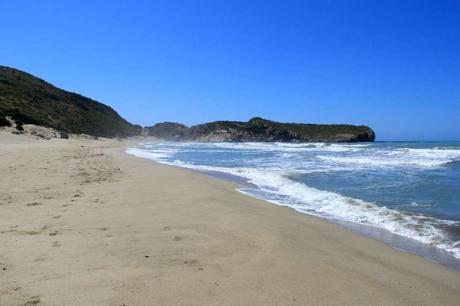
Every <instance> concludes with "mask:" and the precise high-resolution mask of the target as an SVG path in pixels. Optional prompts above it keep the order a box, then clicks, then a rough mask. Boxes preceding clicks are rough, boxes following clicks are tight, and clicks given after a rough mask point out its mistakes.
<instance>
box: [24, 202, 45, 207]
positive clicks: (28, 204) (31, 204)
mask: <svg viewBox="0 0 460 306" xmlns="http://www.w3.org/2000/svg"><path fill="white" fill-rule="evenodd" d="M39 205H42V204H41V203H38V202H32V203H27V204H26V206H29V207H30V206H39Z"/></svg>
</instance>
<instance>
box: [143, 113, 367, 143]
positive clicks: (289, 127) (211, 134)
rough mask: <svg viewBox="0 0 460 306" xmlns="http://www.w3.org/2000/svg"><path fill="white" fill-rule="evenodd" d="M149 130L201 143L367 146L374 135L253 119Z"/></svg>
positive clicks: (168, 137)
mask: <svg viewBox="0 0 460 306" xmlns="http://www.w3.org/2000/svg"><path fill="white" fill-rule="evenodd" d="M148 129H149V132H148V134H149V136H154V137H157V138H160V139H164V140H169V141H203V142H371V141H374V140H375V133H374V131H373V130H372V129H371V128H369V127H367V126H363V125H361V126H356V125H347V124H330V125H329V124H302V123H281V122H275V121H270V120H266V119H263V118H259V117H255V118H252V119H251V120H249V121H248V122H239V121H214V122H210V123H204V124H199V125H194V126H192V127H187V126H185V125H183V124H179V123H174V122H163V123H158V124H156V125H154V126H153V127H150V128H148Z"/></svg>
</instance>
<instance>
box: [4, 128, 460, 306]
mask: <svg viewBox="0 0 460 306" xmlns="http://www.w3.org/2000/svg"><path fill="white" fill-rule="evenodd" d="M127 145H129V144H127V143H126V142H117V141H111V140H110V141H109V140H104V141H101V140H99V141H95V140H92V141H91V140H74V139H71V140H58V139H52V140H36V139H34V138H32V137H29V136H16V135H11V134H8V133H4V132H0V176H1V179H0V231H1V233H0V305H2V306H3V305H35V304H40V305H59V306H62V305H127V306H132V305H460V273H459V272H456V271H452V270H449V269H447V268H445V267H443V266H441V265H438V264H435V263H432V262H429V261H427V260H425V259H423V258H420V257H417V256H415V255H411V254H406V253H402V252H398V251H396V250H393V249H392V248H391V247H389V246H387V245H385V244H383V243H381V242H378V241H374V240H372V239H368V238H364V237H361V236H359V235H357V234H355V233H352V232H350V231H347V230H344V229H342V228H341V227H339V226H337V225H334V224H332V223H329V222H327V221H324V220H321V219H318V218H315V217H309V216H306V215H303V214H299V213H297V212H294V211H293V210H291V209H288V208H283V207H279V206H276V205H272V204H269V203H266V202H264V201H260V200H257V199H253V198H250V197H247V196H245V195H243V194H240V193H238V192H236V191H234V188H235V186H234V185H233V184H231V183H229V182H226V181H221V180H219V179H216V178H212V177H208V176H204V175H200V174H197V173H193V172H190V171H187V170H183V169H178V168H174V167H168V166H163V165H159V164H155V163H153V162H151V161H148V160H143V159H138V158H135V157H132V156H128V155H126V154H124V153H123V149H124V148H125V147H126V146H127Z"/></svg>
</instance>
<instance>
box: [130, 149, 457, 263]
mask: <svg viewBox="0 0 460 306" xmlns="http://www.w3.org/2000/svg"><path fill="white" fill-rule="evenodd" d="M127 153H129V154H132V155H135V156H139V157H144V158H149V159H152V160H155V161H157V162H160V163H164V164H168V165H175V166H180V167H185V168H191V169H195V170H199V171H213V172H217V173H225V174H228V175H232V176H236V177H239V178H241V179H242V180H244V181H245V182H248V185H245V186H243V187H241V188H240V189H239V191H240V192H243V193H246V194H248V195H251V196H254V197H258V198H262V199H265V200H267V201H270V202H272V203H275V204H278V205H285V206H289V207H291V208H293V209H295V210H297V211H298V212H301V213H306V214H311V215H315V216H319V217H322V218H326V219H330V220H333V221H335V222H339V223H345V224H351V225H352V226H351V227H353V225H354V226H355V227H356V226H357V227H358V228H359V226H367V227H370V228H373V229H378V230H379V231H380V234H379V235H380V236H381V234H382V232H383V233H384V234H385V233H388V234H390V235H392V236H400V237H405V240H402V241H403V242H402V244H403V245H405V244H407V245H410V244H411V241H413V242H414V243H416V244H422V245H426V246H427V247H429V248H436V249H437V250H440V251H441V252H442V253H446V254H450V255H449V256H453V257H456V258H457V259H460V143H459V142H375V143H356V144H348V143H331V144H325V143H306V144H290V143H141V144H140V145H139V147H138V148H131V149H128V150H127ZM374 236H375V235H374ZM384 236H385V235H384ZM406 238H407V239H406ZM399 244H401V241H399ZM402 248H403V249H404V247H402Z"/></svg>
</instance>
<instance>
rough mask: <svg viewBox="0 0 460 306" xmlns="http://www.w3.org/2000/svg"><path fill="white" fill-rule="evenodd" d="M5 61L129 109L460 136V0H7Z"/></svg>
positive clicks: (419, 136)
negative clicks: (262, 118) (361, 126)
mask: <svg viewBox="0 0 460 306" xmlns="http://www.w3.org/2000/svg"><path fill="white" fill-rule="evenodd" d="M0 37H1V44H0V65H6V66H11V67H15V68H18V69H21V70H25V71H27V72H30V73H32V74H34V75H37V76H39V77H41V78H43V79H45V80H47V81H49V82H50V83H52V84H55V85H56V86H58V87H61V88H64V89H67V90H70V91H75V92H78V93H81V94H83V95H86V96H89V97H91V98H93V99H96V100H98V101H101V102H103V103H106V104H108V105H110V106H112V107H113V108H115V109H116V110H117V111H118V112H119V113H120V114H121V115H122V116H124V117H125V118H127V119H128V120H129V121H131V122H134V123H139V124H142V125H152V124H154V123H156V122H159V121H177V122H182V123H185V124H189V125H190V124H196V123H202V122H206V121H212V120H218V119H223V120H226V119H228V120H247V119H249V118H251V117H253V116H261V117H265V118H268V119H273V120H278V121H289V122H312V123H351V124H367V125H369V126H371V127H372V128H374V129H375V131H376V132H377V137H378V140H442V139H444V140H447V139H449V140H460V1H423V0H419V1H404V0H400V1H383V0H382V1H353V0H347V1H327V0H322V1H320V0H318V1H307V0H304V1H289V0H284V1H267V0H266V1H258V0H253V1H251V0H245V1H236V0H227V1H219V0H213V1H199V0H196V1H192V0H188V1H187V0H183V1H174V0H167V1H166V0H165V1H127V0H126V1H95V0H92V1H82V0H79V1H65V0H62V1H39V0H36V1H32V0H31V1H21V0H17V1H1V2H0Z"/></svg>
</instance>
